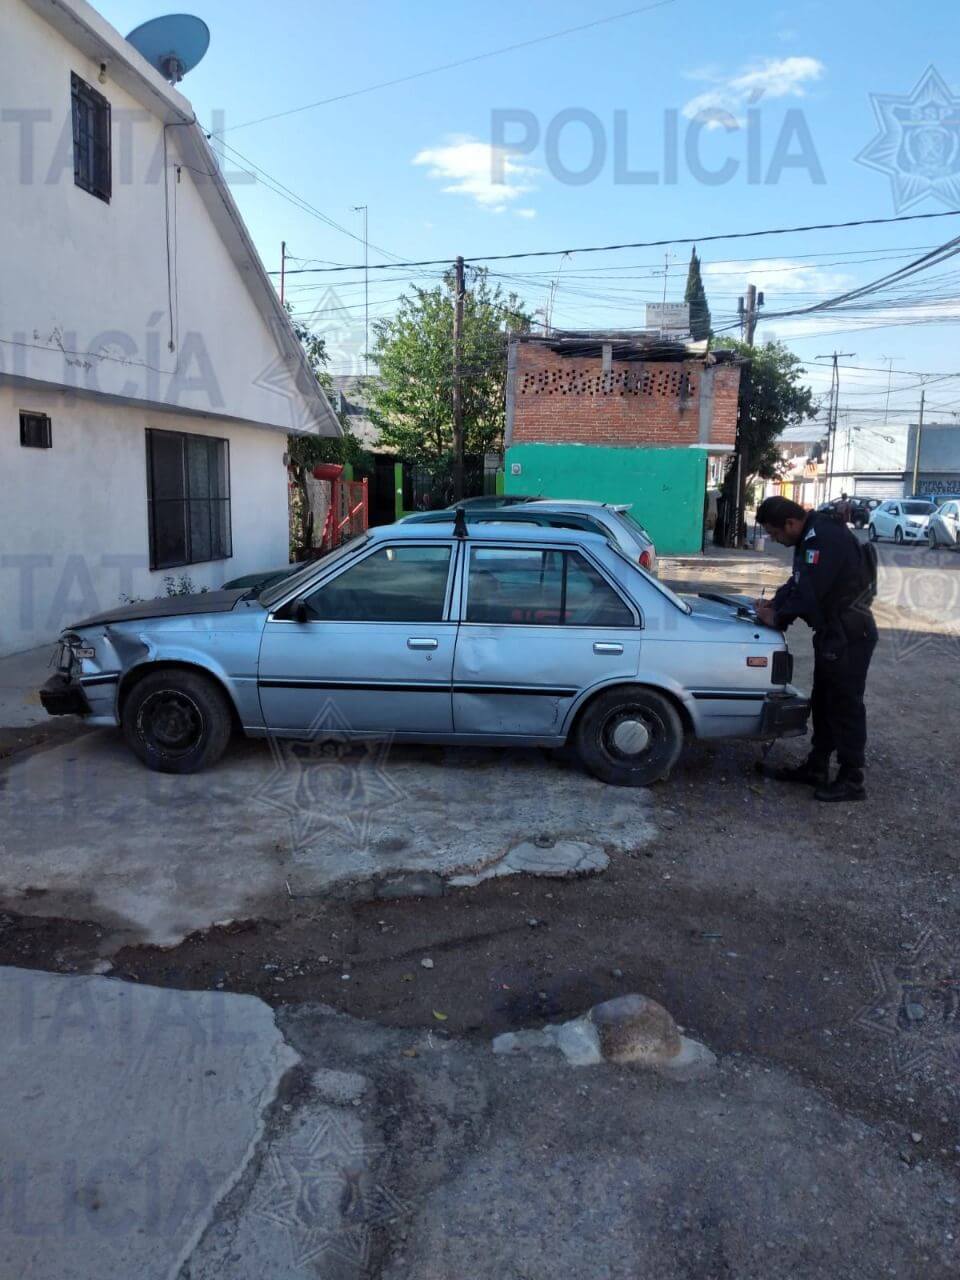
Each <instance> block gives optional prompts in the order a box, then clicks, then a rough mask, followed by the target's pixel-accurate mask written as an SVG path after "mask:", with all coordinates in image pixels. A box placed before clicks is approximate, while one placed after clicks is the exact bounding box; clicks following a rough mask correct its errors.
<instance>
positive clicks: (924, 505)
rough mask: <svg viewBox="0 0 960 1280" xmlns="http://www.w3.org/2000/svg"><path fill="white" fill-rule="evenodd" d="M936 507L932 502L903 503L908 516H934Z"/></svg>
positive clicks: (905, 513)
mask: <svg viewBox="0 0 960 1280" xmlns="http://www.w3.org/2000/svg"><path fill="white" fill-rule="evenodd" d="M936 509H937V508H936V507H935V506H934V504H933V503H932V502H905V503H904V504H903V512H904V515H908V516H932V515H933V513H934V511H936Z"/></svg>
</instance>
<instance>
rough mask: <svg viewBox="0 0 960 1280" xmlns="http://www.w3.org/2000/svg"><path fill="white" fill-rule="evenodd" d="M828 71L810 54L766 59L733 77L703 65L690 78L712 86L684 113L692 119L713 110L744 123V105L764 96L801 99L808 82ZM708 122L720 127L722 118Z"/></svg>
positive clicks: (712, 125) (684, 108) (691, 103)
mask: <svg viewBox="0 0 960 1280" xmlns="http://www.w3.org/2000/svg"><path fill="white" fill-rule="evenodd" d="M825 70H826V68H825V67H824V65H823V63H822V62H820V61H819V59H817V58H810V57H792V58H765V59H764V60H763V61H762V62H757V63H755V64H753V65H752V66H749V67H747V68H746V70H744V71H741V72H740V73H739V74H738V75H735V76H730V77H723V76H720V75H718V74H717V73H716V72H713V71H712V70H711V69H710V68H706V67H704V68H702V70H701V71H700V72H699V73H696V72H694V73H692V76H691V78H692V79H696V80H706V81H709V82H712V87H711V88H710V89H707V90H705V91H704V92H703V93H698V94H697V95H696V97H694V98H691V99H690V101H689V102H687V103H685V104H684V107H683V114H684V116H686V118H687V119H688V120H692V119H694V117H696V116H698V115H700V114H701V113H702V112H711V113H716V114H717V115H720V114H722V115H724V116H726V117H728V118H729V120H728V122H730V121H733V122H736V123H742V121H741V117H740V116H739V115H738V113H739V112H740V111H742V109H743V107H745V106H753V105H755V104H756V103H758V102H759V101H760V100H761V99H762V98H790V97H792V98H802V97H803V96H804V94H805V93H806V87H807V85H809V84H811V83H812V82H813V81H815V80H819V79H820V77H821V76H822V75H823V73H824V71H825ZM707 124H708V127H709V128H720V127H721V124H722V121H721V120H720V119H715V120H709V121H708V122H707Z"/></svg>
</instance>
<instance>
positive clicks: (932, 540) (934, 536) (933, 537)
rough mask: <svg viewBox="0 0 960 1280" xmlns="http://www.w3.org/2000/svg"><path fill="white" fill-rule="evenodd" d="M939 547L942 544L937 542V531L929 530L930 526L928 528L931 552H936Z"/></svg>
mask: <svg viewBox="0 0 960 1280" xmlns="http://www.w3.org/2000/svg"><path fill="white" fill-rule="evenodd" d="M939 545H940V543H939V542H938V541H937V531H936V529H931V528H929V526H928V528H927V546H928V547H929V548H930V550H931V551H936V549H937V547H939Z"/></svg>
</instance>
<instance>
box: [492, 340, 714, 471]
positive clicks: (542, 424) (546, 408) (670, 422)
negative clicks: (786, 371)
mask: <svg viewBox="0 0 960 1280" xmlns="http://www.w3.org/2000/svg"><path fill="white" fill-rule="evenodd" d="M604 345H608V346H611V347H612V348H613V350H612V352H611V355H612V358H611V359H610V360H609V362H608V366H607V369H606V371H604V360H603V355H602V348H603V346H604ZM618 355H620V356H621V357H623V356H627V355H629V358H620V359H618V358H617V356H618ZM512 363H513V379H512V392H513V395H512V429H511V434H510V443H511V444H536V443H548V444H568V443H569V444H573V443H577V444H597V445H650V446H659V447H661V448H663V447H670V446H674V445H679V446H684V445H696V444H700V443H703V444H706V445H708V446H709V445H711V444H715V445H732V444H734V443H735V441H736V434H737V405H738V399H739V392H740V365H739V363H738V362H736V361H735V360H726V359H722V360H719V361H718V360H717V359H715V357H713V356H704V355H698V354H697V353H695V352H690V353H689V354H685V353H684V348H683V346H682V345H679V344H674V350H673V352H666V351H665V350H664V347H663V345H659V346H658V345H656V344H654V345H652V346H651V347H650V348H649V350H645V348H644V344H643V343H642V342H634V343H625V342H623V341H622V340H621V341H620V342H618V343H617V342H615V343H610V342H609V341H606V342H605V341H604V340H603V339H601V338H597V339H594V340H592V341H590V342H584V341H581V342H577V343H576V344H574V345H572V346H570V345H567V344H566V343H564V342H562V341H556V342H554V341H551V340H550V339H529V338H527V339H522V340H518V341H517V342H516V350H515V358H514V360H513V362H512ZM702 393H706V395H707V396H708V402H707V403H706V404H705V405H704V411H705V413H707V414H709V421H708V422H705V423H703V424H701V394H702ZM703 428H705V429H706V438H705V439H704V438H703V437H702V436H701V431H702V429H703Z"/></svg>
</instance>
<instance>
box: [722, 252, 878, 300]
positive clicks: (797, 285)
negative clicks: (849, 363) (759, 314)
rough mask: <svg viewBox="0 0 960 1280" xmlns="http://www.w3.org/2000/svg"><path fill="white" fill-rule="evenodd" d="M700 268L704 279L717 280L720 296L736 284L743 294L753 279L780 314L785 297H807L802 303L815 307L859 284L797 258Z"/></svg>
mask: <svg viewBox="0 0 960 1280" xmlns="http://www.w3.org/2000/svg"><path fill="white" fill-rule="evenodd" d="M701 269H702V272H703V276H704V280H706V279H707V278H708V277H709V278H710V279H713V280H715V281H716V286H717V289H718V291H719V292H721V293H729V292H732V287H733V286H734V285H735V286H736V287H737V289H738V290H739V291H740V292H742V291H743V282H745V281H747V280H750V281H751V282H752V283H753V284H755V285H756V286H757V288H758V289H762V290H763V291H764V293H766V295H767V305H768V306H769V307H771V309H772V308H773V307H774V306H775V307H776V309H777V310H778V311H780V310H782V309H783V307H782V305H781V303H782V301H783V299H784V295H785V294H797V293H800V294H804V295H807V297H805V298H804V300H803V303H806V302H807V301H809V302H810V303H811V304H812V303H814V302H817V301H819V300H820V298H821V297H829V296H831V295H832V294H837V293H843V292H845V291H846V290H847V289H852V288H853V287H854V286H855V285H856V283H857V277H855V276H853V275H851V274H849V273H848V272H843V271H831V270H829V269H826V268H824V267H818V266H816V265H815V264H813V263H810V262H803V261H798V260H797V259H795V258H764V259H758V258H754V259H751V260H750V261H744V262H731V261H727V260H725V261H723V262H718V263H710V262H704V263H703V264H702V268H701ZM708 293H709V290H708ZM813 295H817V296H813ZM789 301H793V302H795V301H796V300H795V299H791V300H789ZM803 303H800V302H797V305H803Z"/></svg>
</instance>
